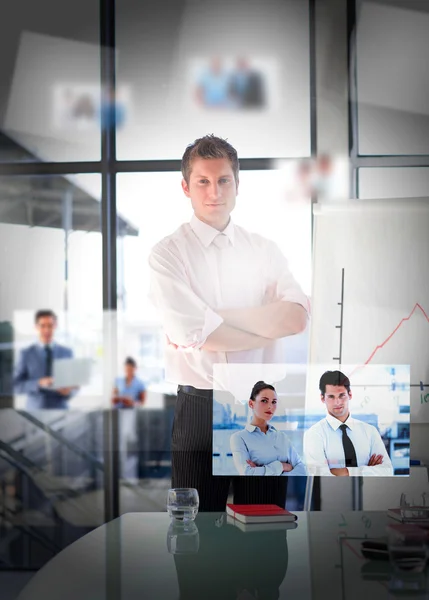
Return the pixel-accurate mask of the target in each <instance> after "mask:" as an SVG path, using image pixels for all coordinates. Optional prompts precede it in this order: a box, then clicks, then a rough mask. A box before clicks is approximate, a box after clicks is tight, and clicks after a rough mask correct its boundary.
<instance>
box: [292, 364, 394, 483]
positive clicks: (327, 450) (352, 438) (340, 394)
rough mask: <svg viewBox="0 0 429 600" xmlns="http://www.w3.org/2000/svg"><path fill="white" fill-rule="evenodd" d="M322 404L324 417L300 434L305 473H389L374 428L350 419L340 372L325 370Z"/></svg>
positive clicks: (347, 391) (347, 393) (348, 393)
mask: <svg viewBox="0 0 429 600" xmlns="http://www.w3.org/2000/svg"><path fill="white" fill-rule="evenodd" d="M319 388H320V394H321V396H320V398H321V401H322V402H323V404H324V405H325V407H326V411H327V415H326V417H325V418H324V419H322V420H321V421H319V422H318V423H316V424H315V425H313V426H312V427H310V429H308V431H306V432H305V434H304V457H305V462H306V465H307V468H308V472H309V474H312V475H335V476H339V477H344V476H345V477H347V476H361V475H364V476H367V475H370V476H390V475H393V467H392V463H391V461H390V458H389V455H388V454H387V451H386V447H385V445H384V443H383V440H382V439H381V435H380V433H379V432H378V431H377V429H376V428H375V427H374V426H373V425H370V424H369V423H365V422H364V421H360V420H359V419H354V418H353V417H352V416H351V414H350V408H349V403H350V401H351V400H352V392H351V389H350V380H349V378H348V377H347V376H346V375H344V373H341V371H326V372H325V373H323V375H322V377H321V378H320V382H319Z"/></svg>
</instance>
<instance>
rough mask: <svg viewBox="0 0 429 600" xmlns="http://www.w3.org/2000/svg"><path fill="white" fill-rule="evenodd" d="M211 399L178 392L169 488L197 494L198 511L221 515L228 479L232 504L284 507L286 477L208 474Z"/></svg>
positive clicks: (211, 435) (209, 463) (211, 414)
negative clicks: (182, 489)
mask: <svg viewBox="0 0 429 600" xmlns="http://www.w3.org/2000/svg"><path fill="white" fill-rule="evenodd" d="M212 442H213V398H212V399H211V401H210V400H209V399H208V398H206V397H202V396H197V395H194V394H187V393H184V392H182V391H181V390H180V389H179V391H178V394H177V405H176V412H175V415H174V422H173V433H172V444H171V450H172V486H173V488H178V487H190V488H196V489H197V490H198V495H199V497H200V508H199V510H200V511H202V512H205V511H224V510H225V506H226V502H227V499H228V493H229V488H230V484H231V479H232V486H233V496H234V503H235V504H277V505H279V506H282V507H284V506H285V503H286V490H287V482H288V478H287V477H274V476H273V477H261V476H260V477H253V476H247V477H246V476H237V477H232V478H231V477H225V476H219V475H216V476H214V475H213V474H212V470H213V466H212V464H213V463H212V457H213V447H212Z"/></svg>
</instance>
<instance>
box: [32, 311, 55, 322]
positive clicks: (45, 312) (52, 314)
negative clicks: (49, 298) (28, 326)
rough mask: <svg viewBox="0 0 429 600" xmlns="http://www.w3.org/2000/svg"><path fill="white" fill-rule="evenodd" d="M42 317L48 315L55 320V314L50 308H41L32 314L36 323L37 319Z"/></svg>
mask: <svg viewBox="0 0 429 600" xmlns="http://www.w3.org/2000/svg"><path fill="white" fill-rule="evenodd" d="M44 317H50V318H51V319H54V321H56V320H57V315H56V314H55V313H54V311H53V310H51V309H50V308H43V309H41V310H38V311H37V312H36V314H35V315H34V322H35V323H36V325H37V323H38V322H39V319H43V318H44Z"/></svg>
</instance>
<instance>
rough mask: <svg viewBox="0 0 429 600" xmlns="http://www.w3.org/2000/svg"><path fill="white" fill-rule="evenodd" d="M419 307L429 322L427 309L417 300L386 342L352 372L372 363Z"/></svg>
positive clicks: (377, 347) (379, 345)
mask: <svg viewBox="0 0 429 600" xmlns="http://www.w3.org/2000/svg"><path fill="white" fill-rule="evenodd" d="M417 309H419V310H420V311H421V312H422V314H423V316H424V317H425V319H426V321H427V322H428V323H429V316H428V315H427V313H426V312H425V310H424V309H423V307H422V306H421V305H420V304H419V303H418V302H416V303H415V305H414V308H413V310H412V311H411V312H410V314H409V315H408V316H407V317H404V318H403V319H401V320H400V321H399V323H398V325H397V326H396V327H395V329H394V330H393V331H392V333H391V334H390V335H389V336H388V337H387V338H386V339H385V340H384V342H382V343H381V344H378V346H376V347H375V348H374V350H373V351H372V352H371V354H370V355H369V357H368V358H367V359H366V361H365V362H364V363H363V365H361V366H360V367H356V368H355V369H354V370H353V372H352V373H354V372H355V371H357V370H358V369H361V368H362V367H364V366H365V365H367V364H368V363H370V362H371V361H372V359H373V358H374V356H375V355H376V354H377V352H378V351H379V350H381V349H382V348H384V346H385V345H386V344H387V343H388V342H389V341H390V340H391V339H392V337H393V336H394V335H395V333H396V332H397V331H398V329H399V328H400V327H401V326H402V325H403V324H404V323H405V322H406V321H409V320H410V319H411V317H412V316H413V314H414V313H415V312H416V310H417Z"/></svg>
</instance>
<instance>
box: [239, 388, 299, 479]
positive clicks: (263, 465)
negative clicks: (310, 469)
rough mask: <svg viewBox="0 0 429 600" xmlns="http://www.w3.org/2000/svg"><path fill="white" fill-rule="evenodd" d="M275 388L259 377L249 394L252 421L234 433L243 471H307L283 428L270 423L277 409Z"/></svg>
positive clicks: (262, 472)
mask: <svg viewBox="0 0 429 600" xmlns="http://www.w3.org/2000/svg"><path fill="white" fill-rule="evenodd" d="M277 403H278V399H277V394H276V390H275V388H274V387H273V386H272V385H270V384H268V383H265V382H264V381H258V382H257V383H255V385H254V386H253V389H252V392H251V394H250V400H249V406H250V408H251V409H252V411H253V414H252V418H251V420H250V423H248V425H246V427H245V428H244V429H242V430H241V431H237V432H236V433H234V434H233V435H232V436H231V439H230V444H231V450H232V456H233V459H234V464H235V467H236V469H237V471H238V472H239V474H240V475H276V476H279V475H304V476H306V475H307V470H306V468H305V465H304V463H303V462H302V460H301V457H300V456H299V454H298V452H297V451H296V450H295V448H294V447H293V445H292V443H291V441H290V440H289V437H288V435H287V434H286V433H285V432H284V431H277V429H276V428H275V427H274V426H273V425H270V423H269V421H271V419H272V418H273V417H274V415H275V413H276V410H277Z"/></svg>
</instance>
